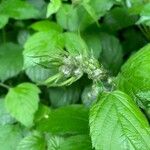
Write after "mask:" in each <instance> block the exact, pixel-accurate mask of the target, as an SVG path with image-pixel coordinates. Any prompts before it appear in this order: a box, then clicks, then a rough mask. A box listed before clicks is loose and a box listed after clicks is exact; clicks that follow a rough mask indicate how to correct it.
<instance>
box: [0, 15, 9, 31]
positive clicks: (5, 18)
mask: <svg viewBox="0 0 150 150" xmlns="http://www.w3.org/2000/svg"><path fill="white" fill-rule="evenodd" d="M0 18H1V19H0V29H1V28H3V27H4V26H5V25H6V24H7V23H8V16H6V15H0Z"/></svg>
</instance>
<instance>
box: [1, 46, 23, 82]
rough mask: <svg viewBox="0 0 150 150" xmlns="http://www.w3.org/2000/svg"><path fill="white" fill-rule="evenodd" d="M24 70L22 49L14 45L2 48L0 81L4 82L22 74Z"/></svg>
mask: <svg viewBox="0 0 150 150" xmlns="http://www.w3.org/2000/svg"><path fill="white" fill-rule="evenodd" d="M22 68H23V57H22V48H21V47H20V46H19V45H17V44H14V43H6V44H2V45H1V46H0V80H2V81H4V80H6V79H8V78H11V77H14V76H16V75H18V74H19V73H20V71H21V70H22Z"/></svg>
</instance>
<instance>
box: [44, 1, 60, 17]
mask: <svg viewBox="0 0 150 150" xmlns="http://www.w3.org/2000/svg"><path fill="white" fill-rule="evenodd" d="M60 7H61V0H51V2H50V3H49V4H48V6H47V14H46V16H47V17H50V16H51V15H52V14H54V13H56V12H57V11H58V10H59V8H60Z"/></svg>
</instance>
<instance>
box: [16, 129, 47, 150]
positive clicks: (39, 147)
mask: <svg viewBox="0 0 150 150" xmlns="http://www.w3.org/2000/svg"><path fill="white" fill-rule="evenodd" d="M45 148H46V142H45V138H44V136H43V135H42V134H40V133H39V132H36V131H35V132H33V133H32V134H31V135H28V136H26V137H25V138H23V139H22V140H21V142H20V143H19V145H18V146H17V150H45Z"/></svg>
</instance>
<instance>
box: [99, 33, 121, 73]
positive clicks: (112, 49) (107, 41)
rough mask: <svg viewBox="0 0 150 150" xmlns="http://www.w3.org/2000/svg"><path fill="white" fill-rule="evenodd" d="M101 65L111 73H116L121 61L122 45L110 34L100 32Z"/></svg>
mask: <svg viewBox="0 0 150 150" xmlns="http://www.w3.org/2000/svg"><path fill="white" fill-rule="evenodd" d="M101 44H102V53H101V61H102V63H103V65H104V66H105V67H106V68H107V69H109V70H110V71H111V73H113V74H117V73H118V70H119V69H120V67H121V65H122V62H123V53H122V46H121V44H120V41H119V40H118V39H117V38H116V37H115V36H112V35H109V34H105V33H104V34H101Z"/></svg>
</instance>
